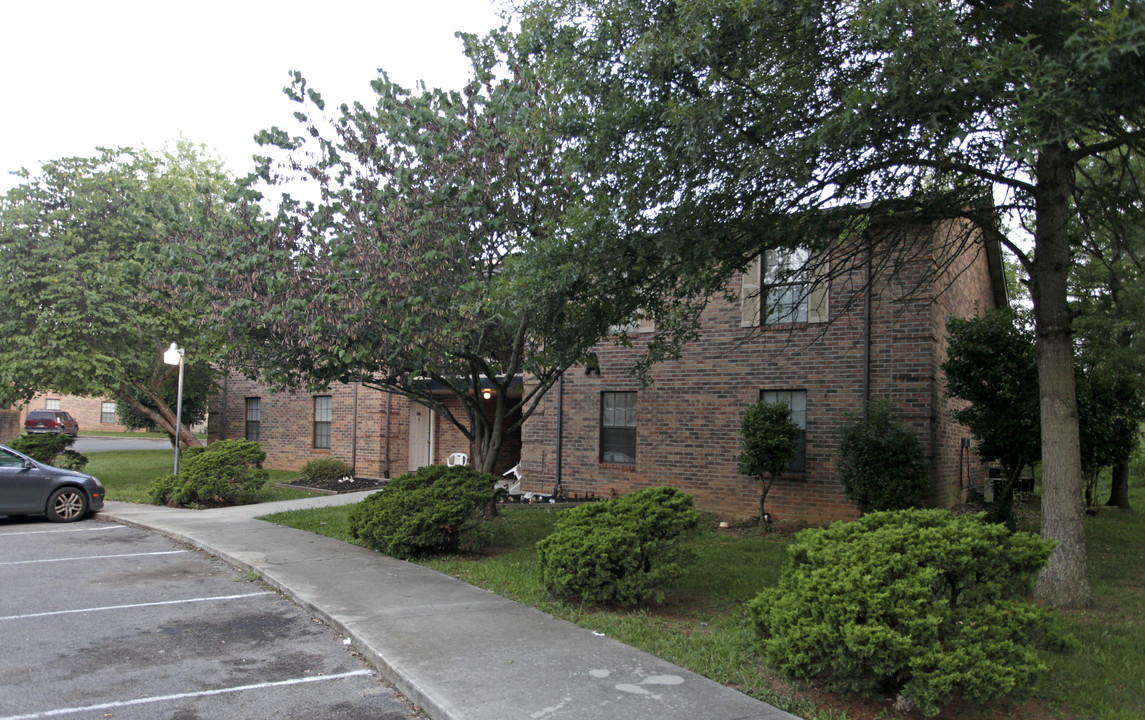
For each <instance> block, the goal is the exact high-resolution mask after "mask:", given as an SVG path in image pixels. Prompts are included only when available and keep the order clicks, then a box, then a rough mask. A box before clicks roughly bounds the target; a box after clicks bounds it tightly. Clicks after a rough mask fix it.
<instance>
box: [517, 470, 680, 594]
mask: <svg viewBox="0 0 1145 720" xmlns="http://www.w3.org/2000/svg"><path fill="white" fill-rule="evenodd" d="M699 518H700V516H699V513H697V512H696V511H695V510H693V509H692V497H691V496H690V495H685V494H684V493H682V492H680V491H679V490H676V489H674V488H667V487H654V488H645V489H643V490H640V491H639V492H635V493H632V494H630V495H626V496H624V497H622V498H619V499H616V500H607V501H602V502H597V503H590V504H586V505H581V506H580V507H577V508H573V509H572V510H568V511H565V512H564V513H563V514H562V515H561V517H560V519H559V520H558V521H557V523H556V527H555V529H554V530H553V533H552V534H551V535H549V536H548V537H546V538H545V539H543V540H541V541H540V542H539V543H537V563H538V568H539V570H540V574H541V580H542V582H544V584H545V587H547V588H548V589H549V591H550V592H552V593H553V594H554V595H558V596H565V597H575V598H579V599H580V600H581V601H583V602H586V603H590V604H594V605H636V604H639V603H642V602H646V601H648V600H657V601H659V600H661V599H662V598H663V595H664V592H663V589H662V588H663V586H664V585H665V584H667V583H668V582H669V581H671V580H673V579H675V578H676V577H677V576H679V574H680V572H682V570H683V569H684V567H686V566H687V564H688V563H689V562H691V561H692V559H693V555H692V553H690V552H688V551H686V550H684V549H682V548H680V547H679V546H678V543H677V542H676V541H677V538H678V537H679V536H680V535H681V533H683V532H685V531H686V530H690V529H692V528H694V527H696V525H697V524H698V523H699Z"/></svg>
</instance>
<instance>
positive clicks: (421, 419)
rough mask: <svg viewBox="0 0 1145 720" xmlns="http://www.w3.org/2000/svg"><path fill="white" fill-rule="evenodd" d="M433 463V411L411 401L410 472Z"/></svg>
mask: <svg viewBox="0 0 1145 720" xmlns="http://www.w3.org/2000/svg"><path fill="white" fill-rule="evenodd" d="M432 462H433V410H430V409H429V408H427V407H426V406H425V405H420V404H418V403H415V402H413V401H410V404H409V469H410V472H413V471H414V470H417V469H418V468H419V467H425V466H426V465H430V464H432Z"/></svg>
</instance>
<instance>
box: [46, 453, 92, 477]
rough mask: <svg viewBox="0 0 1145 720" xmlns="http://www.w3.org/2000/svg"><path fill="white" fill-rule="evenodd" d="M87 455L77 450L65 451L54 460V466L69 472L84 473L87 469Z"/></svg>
mask: <svg viewBox="0 0 1145 720" xmlns="http://www.w3.org/2000/svg"><path fill="white" fill-rule="evenodd" d="M87 463H88V459H87V455H84V454H82V453H78V452H76V451H75V450H64V451H63V452H62V453H60V454H59V455H57V456H56V457H55V458H53V459H52V463H51V464H52V465H55V466H56V467H59V468H64V469H67V470H75V471H77V472H82V471H83V469H84V468H85V467H87Z"/></svg>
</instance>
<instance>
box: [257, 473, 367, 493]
mask: <svg viewBox="0 0 1145 720" xmlns="http://www.w3.org/2000/svg"><path fill="white" fill-rule="evenodd" d="M387 482H388V481H387V480H386V479H385V478H370V477H355V478H354V479H353V480H341V479H339V478H330V479H318V480H303V479H302V478H298V479H296V480H291V481H290V482H288V483H278V487H286V488H298V489H300V490H317V491H318V492H324V493H330V494H333V495H337V494H340V493H349V492H361V491H363V490H377V489H378V488H383V487H385V486H386V483H387Z"/></svg>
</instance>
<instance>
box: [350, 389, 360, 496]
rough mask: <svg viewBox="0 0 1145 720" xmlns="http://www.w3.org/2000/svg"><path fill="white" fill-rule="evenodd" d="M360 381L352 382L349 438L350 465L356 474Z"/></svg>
mask: <svg viewBox="0 0 1145 720" xmlns="http://www.w3.org/2000/svg"><path fill="white" fill-rule="evenodd" d="M361 384H362V383H360V382H356V383H354V429H353V432H352V433H351V438H350V443H351V444H350V467H351V468H352V469H353V472H354V474H355V475H357V474H358V388H359V387H360V386H361Z"/></svg>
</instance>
